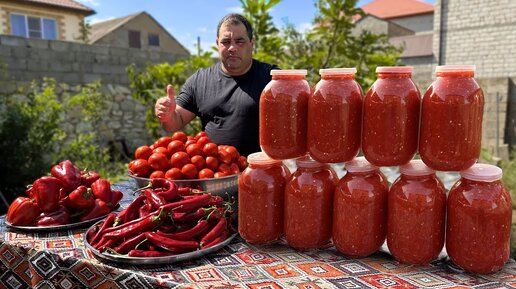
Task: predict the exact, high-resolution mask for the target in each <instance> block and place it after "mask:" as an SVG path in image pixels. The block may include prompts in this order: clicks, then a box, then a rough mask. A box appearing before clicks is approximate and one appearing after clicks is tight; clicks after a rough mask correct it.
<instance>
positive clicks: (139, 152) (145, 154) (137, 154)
mask: <svg viewBox="0 0 516 289" xmlns="http://www.w3.org/2000/svg"><path fill="white" fill-rule="evenodd" d="M151 155H152V149H151V148H150V147H148V146H140V147H138V148H137V149H136V150H135V151H134V158H136V159H142V160H146V159H148V158H149V157H150V156H151Z"/></svg>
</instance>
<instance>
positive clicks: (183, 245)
mask: <svg viewBox="0 0 516 289" xmlns="http://www.w3.org/2000/svg"><path fill="white" fill-rule="evenodd" d="M145 237H146V238H147V240H149V242H151V243H152V244H154V245H156V246H158V247H160V248H162V249H165V250H167V251H171V252H177V251H181V250H195V249H197V248H199V243H198V242H197V241H180V240H174V239H169V238H167V237H163V236H160V235H158V234H157V233H154V232H145Z"/></svg>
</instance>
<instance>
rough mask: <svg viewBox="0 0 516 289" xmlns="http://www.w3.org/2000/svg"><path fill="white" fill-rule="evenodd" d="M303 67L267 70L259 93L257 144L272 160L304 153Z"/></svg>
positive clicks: (307, 93)
mask: <svg viewBox="0 0 516 289" xmlns="http://www.w3.org/2000/svg"><path fill="white" fill-rule="evenodd" d="M306 73H307V71H306V70H276V69H273V70H271V75H272V80H271V81H270V82H269V83H268V84H267V85H266V86H265V88H264V89H263V91H262V94H261V96H260V109H259V110H260V120H259V121H260V146H261V148H262V150H263V151H264V152H265V153H266V154H267V155H268V156H269V157H271V158H273V159H278V160H282V159H291V158H296V157H300V156H303V155H305V154H306V131H307V118H308V116H307V115H308V98H309V96H310V92H311V88H310V85H309V84H308V82H307V81H306V79H305V76H306Z"/></svg>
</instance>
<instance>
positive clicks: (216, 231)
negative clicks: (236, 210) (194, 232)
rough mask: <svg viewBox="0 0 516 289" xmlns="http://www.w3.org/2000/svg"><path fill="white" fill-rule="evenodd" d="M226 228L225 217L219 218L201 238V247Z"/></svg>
mask: <svg viewBox="0 0 516 289" xmlns="http://www.w3.org/2000/svg"><path fill="white" fill-rule="evenodd" d="M225 230H227V221H226V218H220V219H219V221H218V222H217V224H216V225H215V226H214V227H213V228H212V229H211V230H210V231H209V232H208V233H207V234H206V235H204V237H202V239H201V247H202V246H204V245H206V244H209V243H211V242H212V241H213V240H215V238H217V237H218V236H220V235H221V234H222V233H223V232H224V231H225Z"/></svg>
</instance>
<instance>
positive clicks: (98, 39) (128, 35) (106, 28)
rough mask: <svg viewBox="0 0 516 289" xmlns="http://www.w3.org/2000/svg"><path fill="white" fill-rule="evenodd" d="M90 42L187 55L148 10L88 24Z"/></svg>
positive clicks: (182, 47)
mask: <svg viewBox="0 0 516 289" xmlns="http://www.w3.org/2000/svg"><path fill="white" fill-rule="evenodd" d="M89 42H90V43H91V44H97V45H106V46H112V47H129V48H135V49H140V50H144V51H159V52H166V53H174V54H177V55H180V56H185V57H187V56H189V55H190V52H189V51H188V50H187V49H186V48H185V47H184V46H183V45H181V43H179V42H178V41H177V40H176V39H175V38H174V37H173V36H172V35H170V33H168V31H167V30H166V29H165V28H163V26H161V24H159V22H158V21H156V20H155V19H154V18H153V17H152V16H151V15H149V14H148V13H147V12H139V13H136V14H131V15H128V16H125V17H120V18H115V19H111V20H106V21H102V22H98V23H95V24H92V25H91V35H90V37H89Z"/></svg>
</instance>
